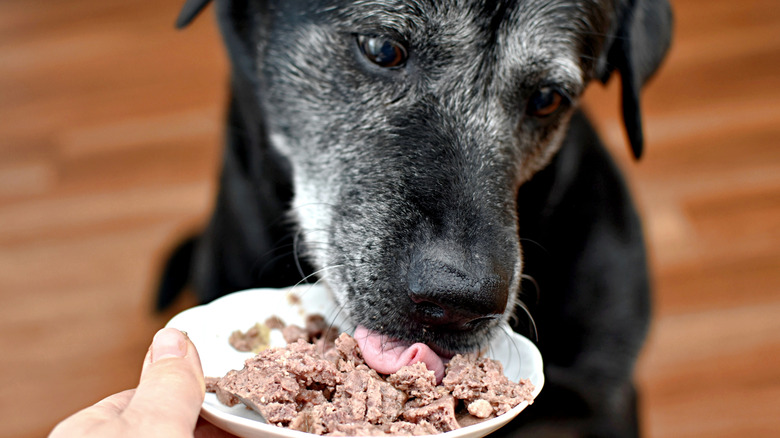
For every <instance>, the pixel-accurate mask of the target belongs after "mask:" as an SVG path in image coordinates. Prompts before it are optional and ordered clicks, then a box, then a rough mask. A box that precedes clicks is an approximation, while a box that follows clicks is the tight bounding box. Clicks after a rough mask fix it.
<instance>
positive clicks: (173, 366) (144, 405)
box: [123, 328, 205, 437]
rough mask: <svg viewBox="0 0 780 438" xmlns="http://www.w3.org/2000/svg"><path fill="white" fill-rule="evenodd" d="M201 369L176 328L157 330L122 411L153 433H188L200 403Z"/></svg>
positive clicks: (194, 350)
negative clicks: (131, 395) (150, 428)
mask: <svg viewBox="0 0 780 438" xmlns="http://www.w3.org/2000/svg"><path fill="white" fill-rule="evenodd" d="M204 394H205V385H204V380H203V369H202V368H201V365H200V358H199V357H198V352H197V350H196V349H195V345H194V344H193V343H192V341H190V340H189V338H187V336H186V335H185V334H184V333H182V332H180V331H179V330H176V329H173V328H164V329H162V330H160V331H158V332H157V334H156V335H155V336H154V340H153V341H152V346H151V347H150V348H149V353H148V354H147V356H146V360H145V361H144V367H143V371H142V372H141V381H140V383H139V384H138V388H136V391H135V395H134V396H133V399H132V400H131V401H130V404H129V405H128V406H127V409H126V410H125V412H124V414H123V415H125V416H126V417H128V418H127V420H132V422H136V423H137V424H139V425H144V424H148V425H150V426H153V430H154V431H155V433H154V434H155V435H156V436H172V437H173V436H192V431H193V430H194V429H195V423H196V422H197V420H198V414H199V413H200V407H201V404H202V403H203V396H204Z"/></svg>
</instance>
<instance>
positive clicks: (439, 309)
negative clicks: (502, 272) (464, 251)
mask: <svg viewBox="0 0 780 438" xmlns="http://www.w3.org/2000/svg"><path fill="white" fill-rule="evenodd" d="M469 271H471V272H467V271H466V270H464V269H458V268H455V267H453V266H451V265H448V264H445V263H442V262H438V261H430V260H428V261H419V262H417V263H413V264H412V266H411V267H410V270H409V277H408V280H409V298H411V300H412V302H413V303H414V304H413V315H412V317H413V318H415V319H417V320H418V321H419V322H421V323H423V324H426V325H435V326H445V327H447V328H451V329H455V330H464V329H469V328H472V327H476V326H477V325H479V324H480V323H481V322H485V321H488V320H491V319H495V318H499V317H501V315H502V314H503V313H504V310H505V309H506V304H507V297H508V294H509V291H508V286H507V283H506V282H505V281H503V280H502V279H501V277H500V276H499V275H497V274H495V273H489V272H485V271H486V270H485V269H473V268H472V269H469Z"/></svg>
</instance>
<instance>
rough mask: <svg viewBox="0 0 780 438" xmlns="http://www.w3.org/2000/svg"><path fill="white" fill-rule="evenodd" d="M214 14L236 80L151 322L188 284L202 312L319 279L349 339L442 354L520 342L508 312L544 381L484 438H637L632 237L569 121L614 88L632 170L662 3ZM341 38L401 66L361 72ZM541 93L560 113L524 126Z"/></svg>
mask: <svg viewBox="0 0 780 438" xmlns="http://www.w3.org/2000/svg"><path fill="white" fill-rule="evenodd" d="M207 3H208V1H207V0H200V1H198V0H190V1H188V2H187V4H186V6H185V8H184V10H183V11H182V15H181V16H180V17H179V20H178V21H177V25H179V26H184V25H186V24H188V23H189V22H190V21H191V20H192V19H193V18H194V16H195V15H197V13H198V12H199V11H200V10H202V9H203V8H204V7H205V6H206V4H207ZM217 15H218V19H219V23H220V27H221V29H222V32H223V35H224V38H225V42H226V45H227V47H228V52H229V54H230V58H231V62H232V64H233V74H232V77H231V94H232V97H231V104H230V111H229V117H228V121H227V125H228V135H227V147H226V149H225V158H224V164H223V166H224V167H223V170H222V175H221V181H220V191H219V195H218V200H217V206H216V208H215V211H214V214H213V217H212V219H211V222H210V223H209V225H208V227H207V228H206V230H205V231H204V232H203V234H201V235H200V236H198V237H197V238H196V240H193V241H192V242H188V243H187V244H186V245H185V246H183V247H182V248H180V250H179V251H178V252H176V255H175V257H174V258H173V259H172V262H171V263H170V264H169V266H171V267H173V269H169V270H168V271H167V274H166V276H165V277H164V280H163V282H162V287H161V291H160V300H159V302H160V305H164V304H166V303H167V302H170V301H171V299H172V297H174V296H175V295H176V293H178V288H179V287H180V286H182V285H183V284H184V283H186V282H187V281H189V282H190V283H191V284H192V285H193V286H194V289H195V291H196V292H197V293H198V296H199V298H200V299H201V300H202V301H204V302H205V301H210V300H212V299H214V298H217V297H218V296H221V295H224V294H226V293H229V292H231V291H234V290H239V289H245V288H250V287H258V286H265V287H277V286H285V285H290V284H294V283H296V282H297V281H299V280H300V279H301V278H302V277H304V276H307V275H309V274H311V273H313V272H315V271H316V272H317V273H318V277H319V278H320V279H322V280H323V281H325V282H326V283H327V284H328V285H329V286H330V287H331V288H332V289H333V290H334V293H335V295H336V297H337V299H338V300H339V302H340V304H341V305H342V306H343V307H344V310H345V312H346V313H347V314H348V315H351V317H352V319H353V320H354V322H355V323H360V324H363V325H366V326H367V327H369V328H370V329H373V330H378V331H382V332H384V333H387V334H389V335H391V336H394V337H398V338H403V339H407V340H414V341H423V342H426V343H429V344H431V345H435V346H436V347H438V348H439V349H443V350H449V351H465V350H471V349H474V348H478V347H479V346H481V345H484V342H485V340H486V339H487V338H488V337H489V336H491V335H492V334H493V333H494V332H495V330H496V327H497V324H498V322H500V321H502V320H506V319H509V320H511V321H512V322H513V328H514V329H515V330H516V331H518V332H521V333H524V334H530V333H531V330H530V327H531V323H530V322H529V321H528V320H527V319H525V318H524V317H523V315H524V313H523V312H522V311H519V307H521V306H526V307H527V308H528V309H529V310H530V313H531V315H533V317H534V319H535V323H536V328H537V330H538V342H539V347H540V349H541V351H542V357H543V358H544V360H545V375H546V378H547V383H546V386H545V389H544V391H542V394H541V395H540V397H539V399H538V400H537V402H536V403H535V404H534V406H533V407H532V408H530V409H528V410H527V411H526V412H524V413H523V415H521V416H520V417H519V418H518V419H517V420H516V421H515V422H514V423H513V425H512V427H507V428H504V429H502V430H501V431H500V432H499V434H505V435H513V434H515V433H517V434H520V433H522V434H523V436H599V437H630V436H636V435H637V434H638V430H639V427H638V421H637V415H636V391H635V390H634V387H633V384H632V370H633V365H634V361H635V358H636V355H637V352H638V351H639V349H640V348H641V345H642V343H643V340H644V337H645V332H646V329H647V324H648V320H649V314H650V298H649V281H648V273H647V268H646V261H645V248H644V243H643V235H642V228H641V223H640V220H639V218H638V216H637V214H636V211H635V209H634V207H633V204H632V202H631V199H630V196H629V194H628V192H627V190H626V188H625V184H624V183H623V181H622V178H621V177H620V174H619V172H618V170H617V168H616V167H615V166H614V164H613V163H612V161H611V160H610V157H609V156H608V154H607V153H606V152H605V150H604V148H603V146H602V145H601V143H600V141H599V139H598V137H597V136H596V134H595V133H594V131H593V129H592V128H591V127H590V125H589V123H588V122H587V119H586V118H585V116H584V115H583V114H582V113H581V112H579V111H578V110H577V109H576V104H577V100H578V97H579V96H580V95H581V93H582V91H583V90H584V88H585V86H586V84H587V83H588V82H589V81H590V80H591V79H601V80H603V81H606V80H607V79H608V78H609V76H610V74H611V72H613V71H617V72H618V73H619V74H620V75H621V78H622V83H623V99H622V100H623V112H624V119H625V124H626V129H627V133H628V137H629V141H630V143H631V146H632V151H633V153H634V155H635V156H636V157H639V155H640V154H641V151H642V146H643V144H642V143H643V140H642V132H641V120H640V117H639V114H640V109H639V91H640V86H641V85H642V84H644V83H645V82H646V81H647V79H648V78H649V77H650V76H651V75H652V73H653V72H654V71H655V70H656V69H657V67H658V65H659V64H660V63H661V61H662V59H663V56H664V54H665V53H666V50H667V48H668V44H669V39H670V33H671V15H670V11H669V5H668V3H667V2H666V1H665V0H628V1H613V2H610V1H599V0H592V1H586V0H571V1H569V0H553V1H541V0H528V1H524V2H517V1H511V0H503V1H501V0H495V1H489V2H476V1H469V0H454V1H452V2H435V1H422V0H406V1H402V0H384V1H370V2H367V1H359V0H358V1H335V0H334V1H303V0H300V1H298V0H287V1H249V0H235V1H229V0H221V1H217ZM356 34H358V35H367V36H370V37H382V38H391V39H393V40H394V41H396V42H398V43H399V44H403V45H405V47H406V48H407V49H408V53H409V57H408V59H407V60H405V64H404V65H403V67H401V68H395V69H385V68H380V67H378V66H377V65H374V64H372V63H371V62H369V61H368V60H367V59H366V57H364V56H363V55H362V54H361V52H360V50H361V49H360V48H359V47H358V45H357V44H355V35H356ZM550 87H552V89H554V90H557V91H558V92H559V94H560V95H561V96H562V98H561V107H560V109H559V110H557V111H556V112H555V113H553V114H552V115H551V116H549V117H537V116H534V115H532V114H531V113H530V112H529V110H527V109H526V108H529V107H530V103H529V102H531V101H533V99H534V97H533V96H535V95H536V94H535V93H538V92H539V90H547V89H550ZM521 250H522V255H521ZM188 254H189V255H188ZM299 256H300V257H299ZM187 260H191V261H192V263H191V265H190V267H189V268H188V267H187V266H186V263H185V262H186V261H187ZM177 266H178V268H176V267H177ZM521 268H522V270H521ZM521 279H522V281H521ZM512 315H516V317H515V318H511V317H512Z"/></svg>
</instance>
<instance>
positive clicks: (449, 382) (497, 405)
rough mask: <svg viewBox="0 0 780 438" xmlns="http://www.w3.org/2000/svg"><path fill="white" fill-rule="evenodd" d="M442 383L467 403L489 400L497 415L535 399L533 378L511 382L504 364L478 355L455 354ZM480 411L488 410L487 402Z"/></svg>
mask: <svg viewBox="0 0 780 438" xmlns="http://www.w3.org/2000/svg"><path fill="white" fill-rule="evenodd" d="M442 385H444V387H445V388H446V389H447V390H448V391H450V392H452V395H453V396H454V397H455V398H458V399H461V400H464V401H465V402H466V405H467V406H468V405H469V404H471V403H473V402H475V401H477V400H480V399H481V400H484V401H486V402H488V403H489V404H490V406H491V407H492V408H493V414H495V415H501V414H504V413H506V412H507V411H509V410H510V409H512V408H513V407H515V406H517V405H518V404H520V403H522V402H524V401H532V400H533V395H532V393H533V385H532V384H531V382H530V381H528V380H521V381H520V382H519V383H515V382H512V381H510V380H509V379H508V378H507V377H506V376H504V370H503V367H502V366H501V363H499V362H497V361H494V360H491V359H489V358H485V357H482V358H478V357H476V356H475V355H456V356H455V357H453V358H452V360H451V361H450V363H449V364H447V374H446V375H445V376H444V379H443V380H442ZM480 411H481V412H482V413H484V412H485V406H484V404H481V409H480ZM488 416H489V414H488ZM485 418H486V417H485Z"/></svg>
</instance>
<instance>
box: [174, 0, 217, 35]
mask: <svg viewBox="0 0 780 438" xmlns="http://www.w3.org/2000/svg"><path fill="white" fill-rule="evenodd" d="M209 3H211V0H187V1H186V2H185V3H184V6H182V8H181V12H179V17H178V18H176V27H177V28H179V29H182V28H184V27H186V26H187V25H189V24H190V23H191V22H192V20H194V19H195V17H197V16H198V14H200V12H201V11H202V10H203V9H204V8H206V6H207V5H208V4H209Z"/></svg>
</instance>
